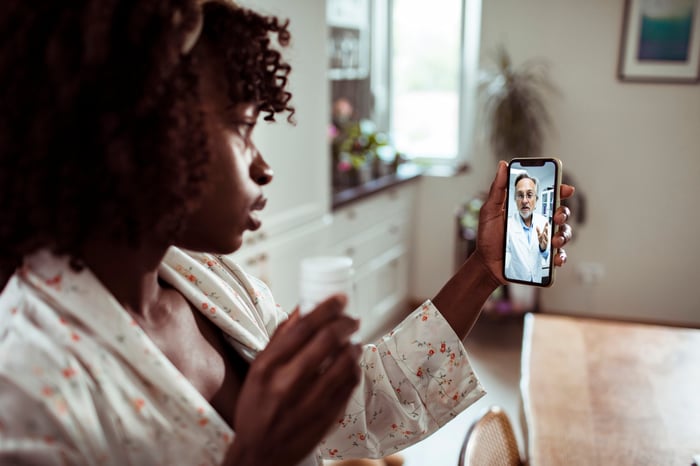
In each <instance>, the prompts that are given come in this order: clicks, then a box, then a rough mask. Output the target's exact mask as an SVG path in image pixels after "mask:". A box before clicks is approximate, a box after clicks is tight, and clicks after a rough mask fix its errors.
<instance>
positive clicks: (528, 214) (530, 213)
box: [520, 210, 532, 220]
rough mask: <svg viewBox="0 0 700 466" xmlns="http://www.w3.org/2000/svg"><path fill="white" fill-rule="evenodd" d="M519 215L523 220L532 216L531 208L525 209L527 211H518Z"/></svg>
mask: <svg viewBox="0 0 700 466" xmlns="http://www.w3.org/2000/svg"><path fill="white" fill-rule="evenodd" d="M520 216H521V217H522V218H523V220H527V219H528V218H530V217H532V210H527V211H524V212H523V211H522V210H521V211H520Z"/></svg>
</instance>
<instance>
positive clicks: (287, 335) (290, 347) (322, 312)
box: [259, 295, 347, 362]
mask: <svg viewBox="0 0 700 466" xmlns="http://www.w3.org/2000/svg"><path fill="white" fill-rule="evenodd" d="M346 304H347V298H346V297H345V296H344V295H333V296H331V297H330V298H328V299H326V300H325V301H323V302H322V303H321V304H319V305H318V306H317V307H316V309H314V311H313V312H310V313H309V314H307V315H304V316H298V317H297V318H290V319H289V321H287V322H286V323H285V325H284V327H280V328H278V330H277V331H276V332H275V333H274V335H272V338H271V339H270V344H269V345H268V346H267V348H265V351H263V352H262V353H260V356H263V357H265V358H266V359H270V360H275V361H280V362H283V361H286V360H287V359H289V358H290V357H291V355H293V354H296V353H297V352H298V351H300V349H301V348H302V346H304V345H306V343H308V341H309V340H310V339H311V338H312V336H313V335H314V334H315V333H316V332H318V330H319V329H321V328H323V327H325V326H326V325H328V324H329V323H331V322H333V321H334V320H336V319H337V318H338V317H340V316H341V315H342V313H343V310H344V309H345V305H346ZM273 343H274V344H273ZM260 356H259V357H260Z"/></svg>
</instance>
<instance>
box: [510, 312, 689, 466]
mask: <svg viewBox="0 0 700 466" xmlns="http://www.w3.org/2000/svg"><path fill="white" fill-rule="evenodd" d="M520 392H521V396H522V402H523V405H522V407H523V412H522V415H523V429H524V430H525V435H524V436H525V439H526V451H527V454H528V457H529V461H530V465H532V466H541V465H586V466H588V465H615V466H620V465H634V466H645V465H648V466H673V465H678V466H690V464H691V463H692V457H693V455H694V454H698V453H700V330H694V329H684V328H677V327H664V326H655V325H644V324H633V323H622V322H615V321H606V320H596V319H585V318H575V317H563V316H553V315H546V314H529V315H527V316H526V317H525V330H524V335H523V354H522V378H521V381H520Z"/></svg>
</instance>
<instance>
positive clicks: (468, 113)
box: [327, 0, 481, 164]
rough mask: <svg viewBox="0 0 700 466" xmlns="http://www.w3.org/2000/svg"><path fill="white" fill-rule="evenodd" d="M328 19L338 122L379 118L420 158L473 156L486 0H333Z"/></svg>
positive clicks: (394, 139)
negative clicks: (429, 1)
mask: <svg viewBox="0 0 700 466" xmlns="http://www.w3.org/2000/svg"><path fill="white" fill-rule="evenodd" d="M351 12H352V14H351ZM327 17H328V22H329V69H330V73H329V77H330V80H331V99H332V103H333V118H334V121H336V122H337V120H338V119H341V120H342V119H344V118H345V119H348V118H349V119H352V120H371V121H372V122H373V123H374V125H375V126H376V128H377V129H378V130H380V131H383V132H385V133H387V134H388V135H389V138H390V141H391V143H392V144H393V146H394V147H395V149H396V150H398V151H399V152H400V153H401V154H402V155H403V156H405V157H407V158H409V159H412V160H414V161H416V162H427V163H431V164H437V163H445V164H454V163H455V162H458V161H464V160H465V159H467V158H468V152H469V150H470V148H471V143H472V138H473V133H474V131H473V126H474V115H475V113H476V112H475V110H476V109H475V95H476V78H477V66H478V64H477V62H478V49H479V35H480V21H481V0H440V1H438V2H433V3H426V2H425V1H421V0H327ZM365 22H366V23H365Z"/></svg>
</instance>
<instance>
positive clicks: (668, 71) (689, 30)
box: [618, 0, 700, 84]
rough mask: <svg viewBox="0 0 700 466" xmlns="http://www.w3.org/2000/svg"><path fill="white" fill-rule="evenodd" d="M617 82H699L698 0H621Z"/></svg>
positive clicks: (699, 27) (699, 31) (699, 5)
mask: <svg viewBox="0 0 700 466" xmlns="http://www.w3.org/2000/svg"><path fill="white" fill-rule="evenodd" d="M622 26H623V27H622V37H621V41H620V53H619V62H618V79H620V80H621V81H636V82H659V83H663V82H666V83H688V84H695V83H698V82H700V0H663V1H659V0H625V10H624V15H623V25H622Z"/></svg>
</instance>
